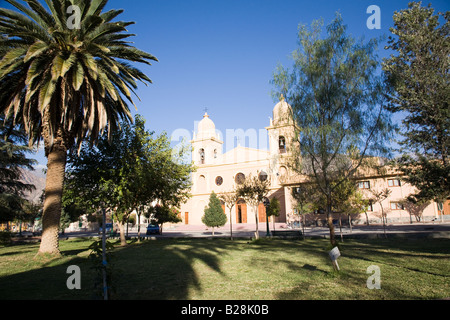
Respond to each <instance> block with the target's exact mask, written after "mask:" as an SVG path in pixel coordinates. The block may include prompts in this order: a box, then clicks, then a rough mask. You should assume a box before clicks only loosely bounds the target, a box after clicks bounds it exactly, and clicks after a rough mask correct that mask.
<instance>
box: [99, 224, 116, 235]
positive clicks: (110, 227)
mask: <svg viewBox="0 0 450 320" xmlns="http://www.w3.org/2000/svg"><path fill="white" fill-rule="evenodd" d="M112 228H113V224H112V223H107V224H106V228H105V232H106V233H108V232H111V230H112ZM98 233H103V226H100V228H99V229H98Z"/></svg>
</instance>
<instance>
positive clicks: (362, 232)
mask: <svg viewBox="0 0 450 320" xmlns="http://www.w3.org/2000/svg"><path fill="white" fill-rule="evenodd" d="M269 228H270V231H273V230H275V231H295V230H296V231H302V229H289V228H288V227H287V225H286V224H285V223H276V224H275V226H274V225H273V224H272V223H270V224H269ZM258 230H259V235H260V237H265V236H266V235H267V229H266V224H265V223H260V224H258ZM255 231H256V224H236V225H233V230H232V234H233V237H236V238H252V237H254V235H255ZM145 232H146V229H145V228H141V236H145ZM335 234H336V237H340V236H341V230H340V228H339V226H335ZM128 235H129V236H130V237H136V236H137V230H134V229H133V230H129V231H128ZM230 235H231V231H230V226H229V225H226V226H224V227H220V228H215V230H214V236H215V237H230ZM385 235H386V236H387V237H433V238H450V223H440V222H435V223H413V224H390V225H387V226H386V228H384V227H383V225H370V226H365V225H361V226H353V227H352V229H351V230H350V228H348V227H343V228H342V236H343V237H346V238H349V237H354V238H357V237H366V238H382V237H384V236H385ZM93 236H99V234H98V232H66V233H65V234H64V235H63V236H62V237H69V238H70V237H93ZM305 236H306V237H321V238H326V237H328V236H329V229H328V228H327V227H307V228H305ZM148 237H153V238H155V239H157V238H173V237H185V238H209V237H212V228H207V227H206V226H192V225H176V226H172V227H164V228H163V234H162V235H151V236H148Z"/></svg>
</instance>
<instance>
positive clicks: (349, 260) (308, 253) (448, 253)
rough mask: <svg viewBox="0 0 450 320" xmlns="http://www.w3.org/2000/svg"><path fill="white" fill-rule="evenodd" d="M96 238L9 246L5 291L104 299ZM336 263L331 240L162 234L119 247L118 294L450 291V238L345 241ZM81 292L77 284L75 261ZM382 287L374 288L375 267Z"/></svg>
mask: <svg viewBox="0 0 450 320" xmlns="http://www.w3.org/2000/svg"><path fill="white" fill-rule="evenodd" d="M92 242H93V240H89V239H77V240H65V241H61V242H60V248H61V251H62V258H59V259H52V258H51V257H40V258H38V259H36V258H35V255H36V252H37V250H38V244H28V245H15V246H3V247H0V288H1V290H0V299H2V300H4V299H68V300H69V299H95V298H99V294H98V292H97V291H96V290H95V289H94V283H95V282H96V281H97V280H99V277H98V275H97V273H96V272H95V270H94V269H93V263H92V261H90V259H88V255H89V253H90V250H89V249H88V247H89V245H90V244H91V243H92ZM340 248H341V254H342V256H341V257H340V258H339V260H338V261H339V266H340V268H341V271H340V272H336V271H334V270H333V267H332V265H331V262H330V260H329V257H328V250H329V249H330V248H329V242H328V240H326V239H318V240H313V239H308V240H300V241H299V240H295V241H294V240H280V239H272V240H271V239H262V240H259V241H253V242H252V241H247V240H235V241H231V240H227V239H212V240H208V239H161V240H156V241H144V242H142V243H140V244H138V243H131V244H130V245H129V246H127V247H118V246H116V248H115V249H114V251H113V256H112V260H111V266H112V277H113V278H112V279H113V280H112V285H113V287H114V289H115V292H112V293H111V298H113V299H157V300H166V299H190V300H247V299H252V300H291V299H296V300H297V299H307V300H330V299H333V300H335V299H352V300H353V299H371V300H373V299H390V300H395V299H402V300H403V299H442V298H448V297H450V263H449V262H450V259H449V258H450V240H449V239H426V240H424V239H409V240H408V239H373V240H369V239H365V240H346V241H345V242H344V243H341V244H340ZM73 264H75V265H78V266H79V267H80V269H81V290H69V289H67V286H66V281H67V279H68V277H69V276H70V275H69V274H67V273H66V271H67V267H68V266H69V265H73ZM370 265H377V266H378V267H379V268H380V270H381V289H380V290H376V289H373V290H370V289H368V288H367V287H366V281H367V278H368V277H369V276H370V274H367V273H366V271H367V268H368V267H369V266H370Z"/></svg>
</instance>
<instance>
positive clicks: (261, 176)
mask: <svg viewBox="0 0 450 320" xmlns="http://www.w3.org/2000/svg"><path fill="white" fill-rule="evenodd" d="M267 177H268V175H267V172H265V171H264V170H262V171H261V172H260V173H259V175H258V178H259V180H260V181H266V180H267Z"/></svg>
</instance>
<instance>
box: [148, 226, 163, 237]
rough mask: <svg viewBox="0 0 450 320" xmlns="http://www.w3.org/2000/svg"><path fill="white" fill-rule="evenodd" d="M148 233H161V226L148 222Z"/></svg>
mask: <svg viewBox="0 0 450 320" xmlns="http://www.w3.org/2000/svg"><path fill="white" fill-rule="evenodd" d="M150 234H161V228H160V227H159V225H156V224H149V225H148V226H147V235H150Z"/></svg>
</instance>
